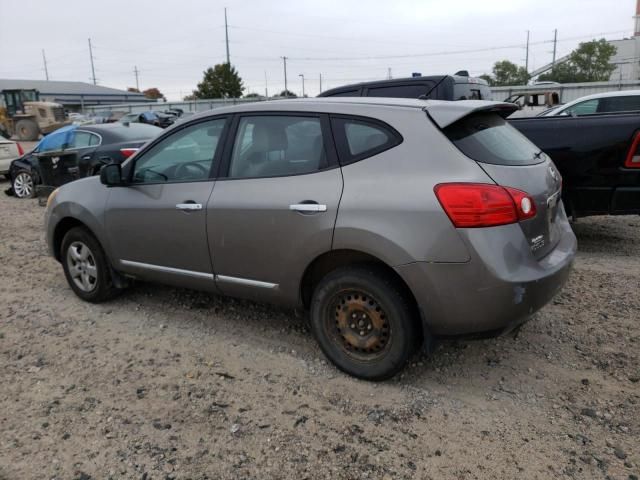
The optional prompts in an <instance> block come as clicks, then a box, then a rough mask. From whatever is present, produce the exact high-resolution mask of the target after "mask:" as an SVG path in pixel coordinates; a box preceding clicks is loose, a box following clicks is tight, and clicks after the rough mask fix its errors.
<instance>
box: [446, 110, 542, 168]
mask: <svg viewBox="0 0 640 480" xmlns="http://www.w3.org/2000/svg"><path fill="white" fill-rule="evenodd" d="M444 133H445V135H446V136H447V137H448V138H449V140H451V142H453V144H454V145H455V146H456V147H458V149H459V150H460V151H462V153H464V154H465V155H466V156H467V157H469V158H472V159H474V160H476V161H478V162H482V163H491V164H494V165H516V166H519V165H533V164H535V163H540V162H543V161H544V158H542V156H541V155H540V149H539V148H538V147H536V146H535V145H534V144H533V143H531V142H530V141H529V140H528V139H527V138H526V137H525V136H524V135H522V134H521V133H520V132H519V131H518V130H516V129H515V128H513V127H512V126H511V125H509V124H508V123H507V122H506V121H505V119H504V118H502V117H501V116H500V115H497V114H495V113H477V114H473V115H469V116H468V117H465V118H463V119H462V120H459V121H458V122H456V123H454V124H453V125H450V126H448V127H446V128H445V129H444Z"/></svg>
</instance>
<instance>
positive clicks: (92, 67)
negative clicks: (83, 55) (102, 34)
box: [89, 39, 97, 85]
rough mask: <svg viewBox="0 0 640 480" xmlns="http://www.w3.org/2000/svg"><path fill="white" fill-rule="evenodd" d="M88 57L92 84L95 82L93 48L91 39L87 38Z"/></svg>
mask: <svg viewBox="0 0 640 480" xmlns="http://www.w3.org/2000/svg"><path fill="white" fill-rule="evenodd" d="M89 58H90V59H91V78H92V79H93V84H94V85H97V83H96V69H95V68H94V66H93V50H92V49H91V39H89Z"/></svg>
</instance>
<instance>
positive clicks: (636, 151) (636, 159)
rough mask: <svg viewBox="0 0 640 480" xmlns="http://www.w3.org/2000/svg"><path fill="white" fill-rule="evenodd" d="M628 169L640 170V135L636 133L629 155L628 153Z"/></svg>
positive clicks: (626, 165) (625, 163)
mask: <svg viewBox="0 0 640 480" xmlns="http://www.w3.org/2000/svg"><path fill="white" fill-rule="evenodd" d="M624 166H625V167H626V168H640V133H636V136H635V138H634V139H633V142H632V143H631V148H630V149H629V153H627V159H626V160H625V161H624Z"/></svg>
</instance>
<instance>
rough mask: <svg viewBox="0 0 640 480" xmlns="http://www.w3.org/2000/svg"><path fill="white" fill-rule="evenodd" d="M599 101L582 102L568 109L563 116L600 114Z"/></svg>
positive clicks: (562, 113)
mask: <svg viewBox="0 0 640 480" xmlns="http://www.w3.org/2000/svg"><path fill="white" fill-rule="evenodd" d="M599 104H600V100H599V99H597V98H596V99H593V100H587V101H586V102H580V103H577V104H575V105H574V106H573V107H570V108H567V109H566V110H564V111H563V112H561V115H578V116H579V115H592V114H594V113H597V112H598V105H599Z"/></svg>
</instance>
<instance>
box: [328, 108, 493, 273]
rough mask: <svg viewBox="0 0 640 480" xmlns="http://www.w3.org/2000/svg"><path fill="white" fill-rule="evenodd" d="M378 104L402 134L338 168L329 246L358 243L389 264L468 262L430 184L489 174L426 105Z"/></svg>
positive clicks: (483, 180)
mask: <svg viewBox="0 0 640 480" xmlns="http://www.w3.org/2000/svg"><path fill="white" fill-rule="evenodd" d="M377 112H380V113H377V115H376V117H375V118H377V119H379V120H382V121H384V122H386V123H388V124H389V125H391V126H392V127H394V128H395V129H396V130H397V131H398V132H400V134H401V135H402V136H403V139H404V140H403V142H402V143H401V144H400V145H398V146H396V147H394V148H392V149H390V150H387V151H386V152H382V153H380V154H378V155H375V156H373V157H369V158H367V159H364V160H361V161H359V162H357V163H353V164H351V165H347V166H344V167H343V168H342V175H343V178H344V191H343V195H342V199H341V202H340V209H339V212H338V218H337V221H336V227H335V234H334V242H333V248H334V249H353V250H360V251H364V252H366V253H369V254H371V255H374V256H376V257H378V258H379V259H381V260H382V261H384V262H386V263H387V264H388V265H391V266H397V265H402V264H407V263H411V262H419V261H423V262H467V261H468V260H469V253H468V251H467V248H466V246H465V244H464V242H463V241H462V240H461V238H460V236H459V234H458V232H457V231H456V229H455V228H454V227H453V225H452V224H451V221H450V220H449V218H448V217H447V215H446V214H445V213H444V211H443V210H442V207H441V206H440V203H439V202H438V199H437V198H436V196H435V194H434V191H433V187H434V186H435V185H436V184H438V183H445V182H481V183H493V182H492V181H491V180H490V179H489V177H488V176H487V175H486V174H485V173H484V172H483V171H482V169H481V168H480V167H479V166H478V165H477V164H476V163H475V162H474V161H473V160H471V159H469V158H467V157H465V156H464V155H462V154H461V153H460V151H459V150H458V149H456V148H455V147H454V146H453V144H451V143H450V142H449V140H447V139H446V137H445V136H444V135H443V134H442V133H441V132H440V130H438V128H437V127H436V126H435V125H434V124H433V123H432V122H431V121H430V120H429V118H428V117H427V114H426V113H425V112H424V111H422V110H419V109H407V110H404V109H394V110H392V109H389V110H388V111H384V110H382V109H379V110H377ZM363 115H365V114H363Z"/></svg>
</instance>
